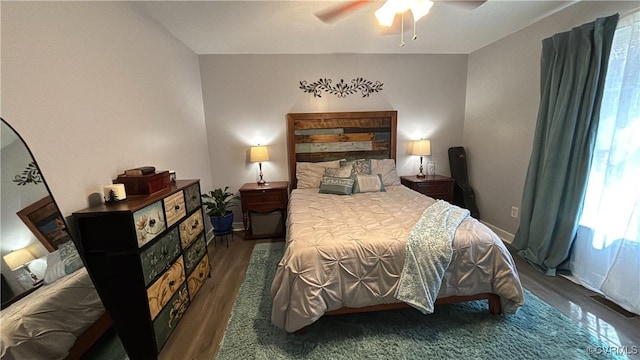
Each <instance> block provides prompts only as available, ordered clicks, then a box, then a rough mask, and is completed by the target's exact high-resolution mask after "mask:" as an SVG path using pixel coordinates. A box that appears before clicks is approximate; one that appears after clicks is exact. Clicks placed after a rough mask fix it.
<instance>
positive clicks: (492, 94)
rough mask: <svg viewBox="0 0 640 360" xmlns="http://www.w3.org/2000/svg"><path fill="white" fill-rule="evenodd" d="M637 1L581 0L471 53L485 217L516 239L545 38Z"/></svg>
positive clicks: (476, 174)
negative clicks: (515, 210)
mask: <svg viewBox="0 0 640 360" xmlns="http://www.w3.org/2000/svg"><path fill="white" fill-rule="evenodd" d="M637 7H638V3H637V2H629V1H623V2H604V1H597V2H596V1H583V2H580V3H577V4H576V5H573V6H571V7H569V8H567V9H565V10H564V11H562V12H560V13H557V14H555V15H553V16H551V17H549V18H546V19H544V20H542V21H540V22H538V23H536V24H533V25H531V26H530V27H528V28H526V29H523V30H521V31H519V32H517V33H515V34H513V35H511V36H509V37H507V38H504V39H502V40H500V41H498V42H495V43H493V44H492V45H489V46H487V47H485V48H483V49H480V50H478V51H476V52H474V53H472V54H470V55H469V69H468V81H467V103H466V113H465V124H464V146H465V148H466V151H467V157H468V169H469V181H470V184H471V186H472V187H473V188H474V189H475V194H476V199H477V203H478V207H479V211H480V216H481V218H482V220H483V221H486V222H488V223H490V224H492V225H494V226H497V227H498V228H501V229H503V230H505V231H506V232H507V234H500V235H502V236H506V237H512V235H513V234H515V232H516V230H517V229H518V226H519V219H514V218H511V216H510V212H511V206H512V205H514V206H517V207H518V208H519V207H520V204H521V200H522V188H523V186H524V179H525V176H526V172H527V167H528V164H529V158H530V156H531V147H532V144H533V135H534V131H535V126H536V120H537V114H538V103H539V100H540V97H539V88H540V87H539V82H540V53H541V51H542V40H543V39H545V38H547V37H550V36H552V35H554V34H556V33H559V32H564V31H568V30H570V29H571V28H572V27H575V26H578V25H581V24H584V23H587V22H590V21H593V20H595V19H596V18H597V17H601V16H608V15H612V14H614V13H616V12H618V11H619V12H624V11H627V10H629V9H632V8H637Z"/></svg>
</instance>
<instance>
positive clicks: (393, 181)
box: [371, 159, 402, 186]
mask: <svg viewBox="0 0 640 360" xmlns="http://www.w3.org/2000/svg"><path fill="white" fill-rule="evenodd" d="M371 173H372V174H380V175H382V183H383V184H384V185H385V186H391V185H402V184H401V183H400V177H399V176H398V173H397V172H396V162H395V160H393V159H382V160H377V159H371Z"/></svg>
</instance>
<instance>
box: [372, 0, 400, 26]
mask: <svg viewBox="0 0 640 360" xmlns="http://www.w3.org/2000/svg"><path fill="white" fill-rule="evenodd" d="M395 17H396V10H395V7H394V6H393V0H389V1H387V2H385V3H384V5H382V6H381V7H380V9H378V10H376V19H378V24H380V25H382V26H386V27H390V26H391V25H393V19H394V18H395Z"/></svg>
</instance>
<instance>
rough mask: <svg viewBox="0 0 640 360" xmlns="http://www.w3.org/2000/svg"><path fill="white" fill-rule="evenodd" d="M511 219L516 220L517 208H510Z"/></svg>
mask: <svg viewBox="0 0 640 360" xmlns="http://www.w3.org/2000/svg"><path fill="white" fill-rule="evenodd" d="M511 217H512V218H514V219H517V218H518V208H517V207H515V206H512V207H511Z"/></svg>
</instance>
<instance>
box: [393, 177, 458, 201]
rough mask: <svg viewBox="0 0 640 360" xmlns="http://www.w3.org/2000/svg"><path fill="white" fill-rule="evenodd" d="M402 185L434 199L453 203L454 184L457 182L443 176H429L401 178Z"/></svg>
mask: <svg viewBox="0 0 640 360" xmlns="http://www.w3.org/2000/svg"><path fill="white" fill-rule="evenodd" d="M400 182H401V183H402V185H404V186H406V187H408V188H410V189H413V190H415V191H417V192H419V193H421V194H424V195H427V196H429V197H432V198H434V199H442V200H445V201H448V202H450V203H452V202H453V184H454V183H455V180H453V179H452V178H450V177H447V176H442V175H427V176H425V177H417V176H415V175H412V176H401V177H400Z"/></svg>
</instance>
